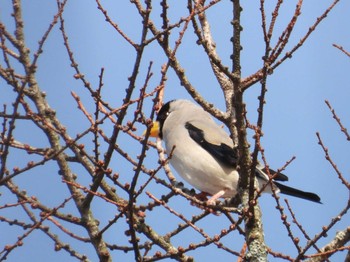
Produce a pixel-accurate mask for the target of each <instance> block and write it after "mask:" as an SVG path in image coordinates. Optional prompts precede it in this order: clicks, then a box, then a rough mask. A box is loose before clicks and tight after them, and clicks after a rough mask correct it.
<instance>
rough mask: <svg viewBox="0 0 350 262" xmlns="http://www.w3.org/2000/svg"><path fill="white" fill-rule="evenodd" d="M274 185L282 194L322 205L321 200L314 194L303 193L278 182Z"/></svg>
mask: <svg viewBox="0 0 350 262" xmlns="http://www.w3.org/2000/svg"><path fill="white" fill-rule="evenodd" d="M274 184H275V185H276V186H277V187H278V188H279V189H280V191H281V193H282V194H286V195H289V196H294V197H299V198H303V199H306V200H310V201H313V202H316V203H320V204H322V202H321V198H320V197H319V196H318V195H316V194H314V193H311V192H305V191H301V190H299V189H296V188H292V187H289V186H285V185H282V184H280V183H278V182H274Z"/></svg>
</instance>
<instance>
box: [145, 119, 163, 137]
mask: <svg viewBox="0 0 350 262" xmlns="http://www.w3.org/2000/svg"><path fill="white" fill-rule="evenodd" d="M146 132H147V130H145V131H143V133H142V135H143V136H144V135H146ZM149 136H151V137H158V136H159V122H158V121H154V122H153V126H152V128H151V131H150V133H149Z"/></svg>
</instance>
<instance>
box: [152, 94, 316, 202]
mask: <svg viewBox="0 0 350 262" xmlns="http://www.w3.org/2000/svg"><path fill="white" fill-rule="evenodd" d="M150 135H151V136H153V137H160V138H161V139H162V140H163V141H164V143H165V147H166V152H167V154H168V155H169V156H170V164H171V165H172V166H173V167H174V168H175V170H176V171H177V173H178V174H179V175H180V176H181V177H182V178H183V179H184V180H185V181H187V182H188V183H189V184H191V185H192V186H193V187H195V188H197V189H198V190H200V191H202V192H205V193H207V194H209V195H211V196H212V197H211V199H209V201H208V203H209V204H213V203H215V200H216V199H218V198H220V197H222V198H231V197H234V196H235V195H236V194H237V187H238V180H239V173H238V172H237V169H236V165H237V162H238V157H237V149H236V148H235V147H234V144H233V142H232V139H231V138H230V136H229V135H228V133H226V132H225V131H224V129H223V128H221V127H220V126H219V125H218V124H216V123H215V122H214V120H213V118H212V117H211V116H210V114H209V113H208V112H206V111H205V110H203V108H201V107H200V106H197V105H195V104H193V103H192V102H190V101H188V100H182V99H179V100H172V101H169V102H167V103H166V104H164V105H163V106H162V108H161V109H160V110H159V112H158V116H157V120H156V122H154V124H153V127H152V129H151V131H150ZM271 171H272V170H271ZM272 172H274V173H276V172H275V171H272ZM256 177H257V180H258V184H259V187H260V189H261V188H262V187H263V186H264V184H266V183H267V182H268V180H269V178H268V175H267V174H266V173H265V172H264V169H263V168H262V167H260V166H259V167H257V168H256ZM274 180H280V181H287V180H288V177H287V176H285V175H283V174H277V175H276V177H275V178H274ZM272 186H273V187H274V188H275V192H281V193H283V194H287V195H291V196H295V197H299V198H303V199H307V200H310V201H314V202H318V203H321V202H320V197H319V196H318V195H316V194H314V193H310V192H304V191H301V190H298V189H295V188H291V187H288V186H285V185H282V184H280V183H278V182H275V181H273V182H272V183H270V184H269V185H267V186H266V187H265V189H264V192H272V189H271V187H272Z"/></svg>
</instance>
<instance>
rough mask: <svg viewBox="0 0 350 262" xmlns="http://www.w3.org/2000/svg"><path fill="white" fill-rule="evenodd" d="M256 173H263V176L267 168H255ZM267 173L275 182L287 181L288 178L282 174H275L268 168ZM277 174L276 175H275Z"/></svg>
mask: <svg viewBox="0 0 350 262" xmlns="http://www.w3.org/2000/svg"><path fill="white" fill-rule="evenodd" d="M256 171H257V172H258V173H259V172H263V173H265V174H267V168H266V167H257V168H256ZM269 172H270V175H271V176H274V178H273V180H275V181H283V182H284V181H288V177H287V176H286V175H284V174H282V173H277V172H276V171H275V170H273V169H271V168H269ZM276 173H277V174H276Z"/></svg>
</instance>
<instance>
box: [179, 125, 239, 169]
mask: <svg viewBox="0 0 350 262" xmlns="http://www.w3.org/2000/svg"><path fill="white" fill-rule="evenodd" d="M185 127H186V129H187V130H188V133H189V135H190V137H191V138H192V139H193V140H194V141H195V142H196V143H197V144H199V145H200V146H201V147H202V148H203V149H205V150H206V151H207V152H208V153H210V154H211V155H212V156H213V157H215V158H216V159H217V160H219V161H220V162H222V163H223V164H225V165H227V166H233V167H236V166H237V161H238V152H237V149H235V148H234V147H233V146H232V141H231V140H230V138H229V136H228V135H227V133H226V132H225V131H223V130H222V129H221V128H220V127H219V126H217V125H216V124H213V123H206V125H205V124H203V123H201V122H200V121H188V122H186V124H185ZM220 135H221V137H220ZM230 145H231V146H230Z"/></svg>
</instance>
